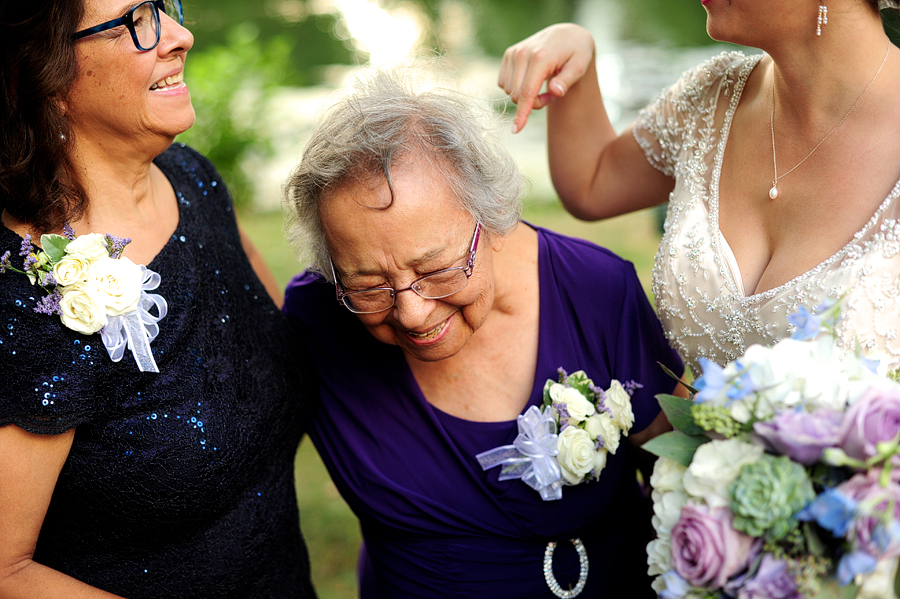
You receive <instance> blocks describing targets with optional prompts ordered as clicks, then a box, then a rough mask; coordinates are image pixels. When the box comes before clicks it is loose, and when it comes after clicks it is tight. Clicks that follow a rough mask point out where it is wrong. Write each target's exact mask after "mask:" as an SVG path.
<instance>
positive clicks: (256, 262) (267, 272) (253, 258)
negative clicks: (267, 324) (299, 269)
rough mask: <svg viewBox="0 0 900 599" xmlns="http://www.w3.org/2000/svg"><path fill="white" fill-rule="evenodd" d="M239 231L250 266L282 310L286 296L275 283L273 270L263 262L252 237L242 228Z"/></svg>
mask: <svg viewBox="0 0 900 599" xmlns="http://www.w3.org/2000/svg"><path fill="white" fill-rule="evenodd" d="M238 230H239V231H240V233H241V245H242V246H243V248H244V253H245V254H247V258H249V259H250V265H251V266H252V267H253V270H254V271H255V272H256V276H257V277H259V280H260V281H262V284H263V286H264V287H265V288H266V291H267V292H268V293H269V297H271V298H272V301H273V302H275V305H276V306H278V307H279V308H281V305H282V304H283V303H284V295H283V294H282V291H281V287H279V286H278V283H277V282H276V281H275V275H273V274H272V270H271V269H270V268H269V266H268V265H267V264H266V261H265V260H263V257H262V254H260V253H259V250H257V249H256V246H255V245H253V242H252V241H251V240H250V237H249V236H248V235H247V234H246V233H245V232H244V230H243V229H241V228H240V227H238Z"/></svg>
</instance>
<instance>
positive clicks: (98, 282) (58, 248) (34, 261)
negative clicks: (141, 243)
mask: <svg viewBox="0 0 900 599" xmlns="http://www.w3.org/2000/svg"><path fill="white" fill-rule="evenodd" d="M63 233H64V234H63V235H41V247H40V248H37V247H35V246H34V245H33V243H32V239H31V236H30V235H26V236H25V238H24V239H23V240H22V244H21V246H20V249H19V256H20V257H22V258H23V261H22V267H21V268H16V267H14V266H13V265H12V260H11V257H10V254H11V252H10V251H7V252H6V253H4V254H3V255H2V256H0V273H4V272H6V271H13V272H17V273H20V274H23V275H26V276H27V277H28V279H29V280H30V281H31V284H32V285H37V286H38V287H40V288H42V289H43V290H44V291H45V292H46V294H47V295H45V296H44V297H42V298H40V299H39V300H38V301H37V303H36V306H35V307H34V311H35V312H37V313H39V314H47V315H54V314H55V315H58V316H59V317H60V320H61V321H62V324H63V325H64V326H66V327H67V328H69V329H71V330H73V331H76V332H78V333H83V334H85V335H93V334H94V333H98V332H99V333H100V334H101V337H102V339H103V344H104V346H105V347H106V349H107V352H108V353H109V355H110V357H111V358H112V360H113V361H115V362H118V361H119V360H121V359H122V356H123V355H124V352H125V348H126V347H127V348H128V349H130V350H131V351H132V354H133V355H134V357H135V361H136V362H137V364H138V368H140V370H142V371H151V372H159V369H158V368H157V366H156V362H155V360H154V359H153V353H152V352H151V350H150V342H151V341H153V339H155V338H156V335H157V334H158V332H159V326H158V325H157V323H158V322H159V321H160V320H161V319H162V318H163V317H165V315H166V312H167V305H166V301H165V299H163V298H162V296H160V295H157V294H151V293H147V292H148V291H152V290H154V289H156V288H157V287H158V286H159V282H160V277H159V275H158V274H157V273H155V272H153V271H151V270H149V269H147V268H146V267H145V266H142V265H137V264H135V263H134V262H132V261H131V260H130V259H128V258H125V257H123V256H122V251H123V250H124V248H125V246H126V245H128V243H130V242H131V240H130V239H127V238H124V239H123V238H120V237H116V236H115V235H109V234H106V235H101V234H99V233H89V234H86V235H81V236H76V235H75V232H74V231H73V230H72V228H71V227H69V225H68V224H66V226H65V227H64V229H63ZM153 307H156V312H157V314H156V315H153V314H152V313H151V312H150V309H151V308H153Z"/></svg>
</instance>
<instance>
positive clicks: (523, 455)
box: [475, 406, 563, 501]
mask: <svg viewBox="0 0 900 599" xmlns="http://www.w3.org/2000/svg"><path fill="white" fill-rule="evenodd" d="M517 424H518V427H519V435H518V436H517V437H516V439H515V441H513V444H512V445H501V446H500V447H495V448H494V449H490V450H488V451H485V452H482V453H479V454H478V455H476V456H475V458H476V459H477V460H478V463H479V464H480V465H481V468H482V470H488V469H490V468H493V467H495V466H500V465H503V469H502V470H501V471H500V480H511V479H522V481H523V482H524V483H526V484H527V485H528V486H529V487H531V488H532V489H534V490H535V491H538V492H539V493H540V494H541V499H543V500H544V501H553V500H555V499H562V486H563V482H562V472H561V471H560V469H559V463H558V462H557V461H556V456H557V454H559V449H557V445H556V440H557V438H558V435H557V434H556V419H555V418H554V417H553V408H551V407H550V406H547V407H546V408H544V411H543V412H541V410H540V408H538V407H537V406H531V407H530V408H528V410H526V411H525V413H524V414H522V415H520V416H519V418H518V422H517Z"/></svg>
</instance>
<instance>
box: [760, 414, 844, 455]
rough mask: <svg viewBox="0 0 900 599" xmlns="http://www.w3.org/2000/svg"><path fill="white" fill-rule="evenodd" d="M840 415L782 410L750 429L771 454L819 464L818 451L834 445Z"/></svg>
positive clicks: (837, 437)
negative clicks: (764, 443) (762, 441)
mask: <svg viewBox="0 0 900 599" xmlns="http://www.w3.org/2000/svg"><path fill="white" fill-rule="evenodd" d="M841 418H842V414H841V413H839V412H834V411H831V410H819V411H817V412H814V413H812V414H810V413H808V412H801V411H796V410H785V411H783V412H779V413H778V414H776V415H775V417H774V418H773V419H772V420H769V421H767V422H757V423H755V424H754V425H753V430H754V431H755V432H756V434H757V435H759V436H760V437H761V438H762V439H763V440H764V441H765V442H766V445H768V446H769V449H770V450H772V451H774V452H775V453H778V454H781V455H786V456H788V457H789V458H791V459H792V460H794V461H795V462H800V463H801V464H805V465H807V466H808V465H810V464H814V463H816V462H818V461H819V458H820V457H821V455H822V450H824V449H825V448H827V447H835V446H836V445H837V444H838V439H839V438H840V437H839V433H840V425H841Z"/></svg>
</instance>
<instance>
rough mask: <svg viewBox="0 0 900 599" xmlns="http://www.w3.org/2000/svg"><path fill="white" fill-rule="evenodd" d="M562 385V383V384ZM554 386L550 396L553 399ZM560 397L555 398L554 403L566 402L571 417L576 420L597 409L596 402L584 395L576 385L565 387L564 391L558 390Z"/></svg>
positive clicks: (578, 420) (579, 420) (582, 418)
mask: <svg viewBox="0 0 900 599" xmlns="http://www.w3.org/2000/svg"><path fill="white" fill-rule="evenodd" d="M560 386H561V387H562V385H560ZM554 391H556V390H555V389H554V388H553V387H551V388H550V398H551V399H553V394H554ZM556 394H557V397H558V399H553V403H555V404H556V403H563V404H566V409H567V410H568V412H569V417H570V418H572V419H573V420H574V421H575V422H581V421H582V420H585V419H586V418H587V417H588V416H590V415H591V414H593V413H594V412H596V411H597V409H596V408H595V407H594V404H592V403H591V402H589V401H588V400H587V399H585V397H584V395H582V394H581V392H580V391H578V390H577V389H575V388H574V387H563V390H562V392H558V391H557V392H556Z"/></svg>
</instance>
